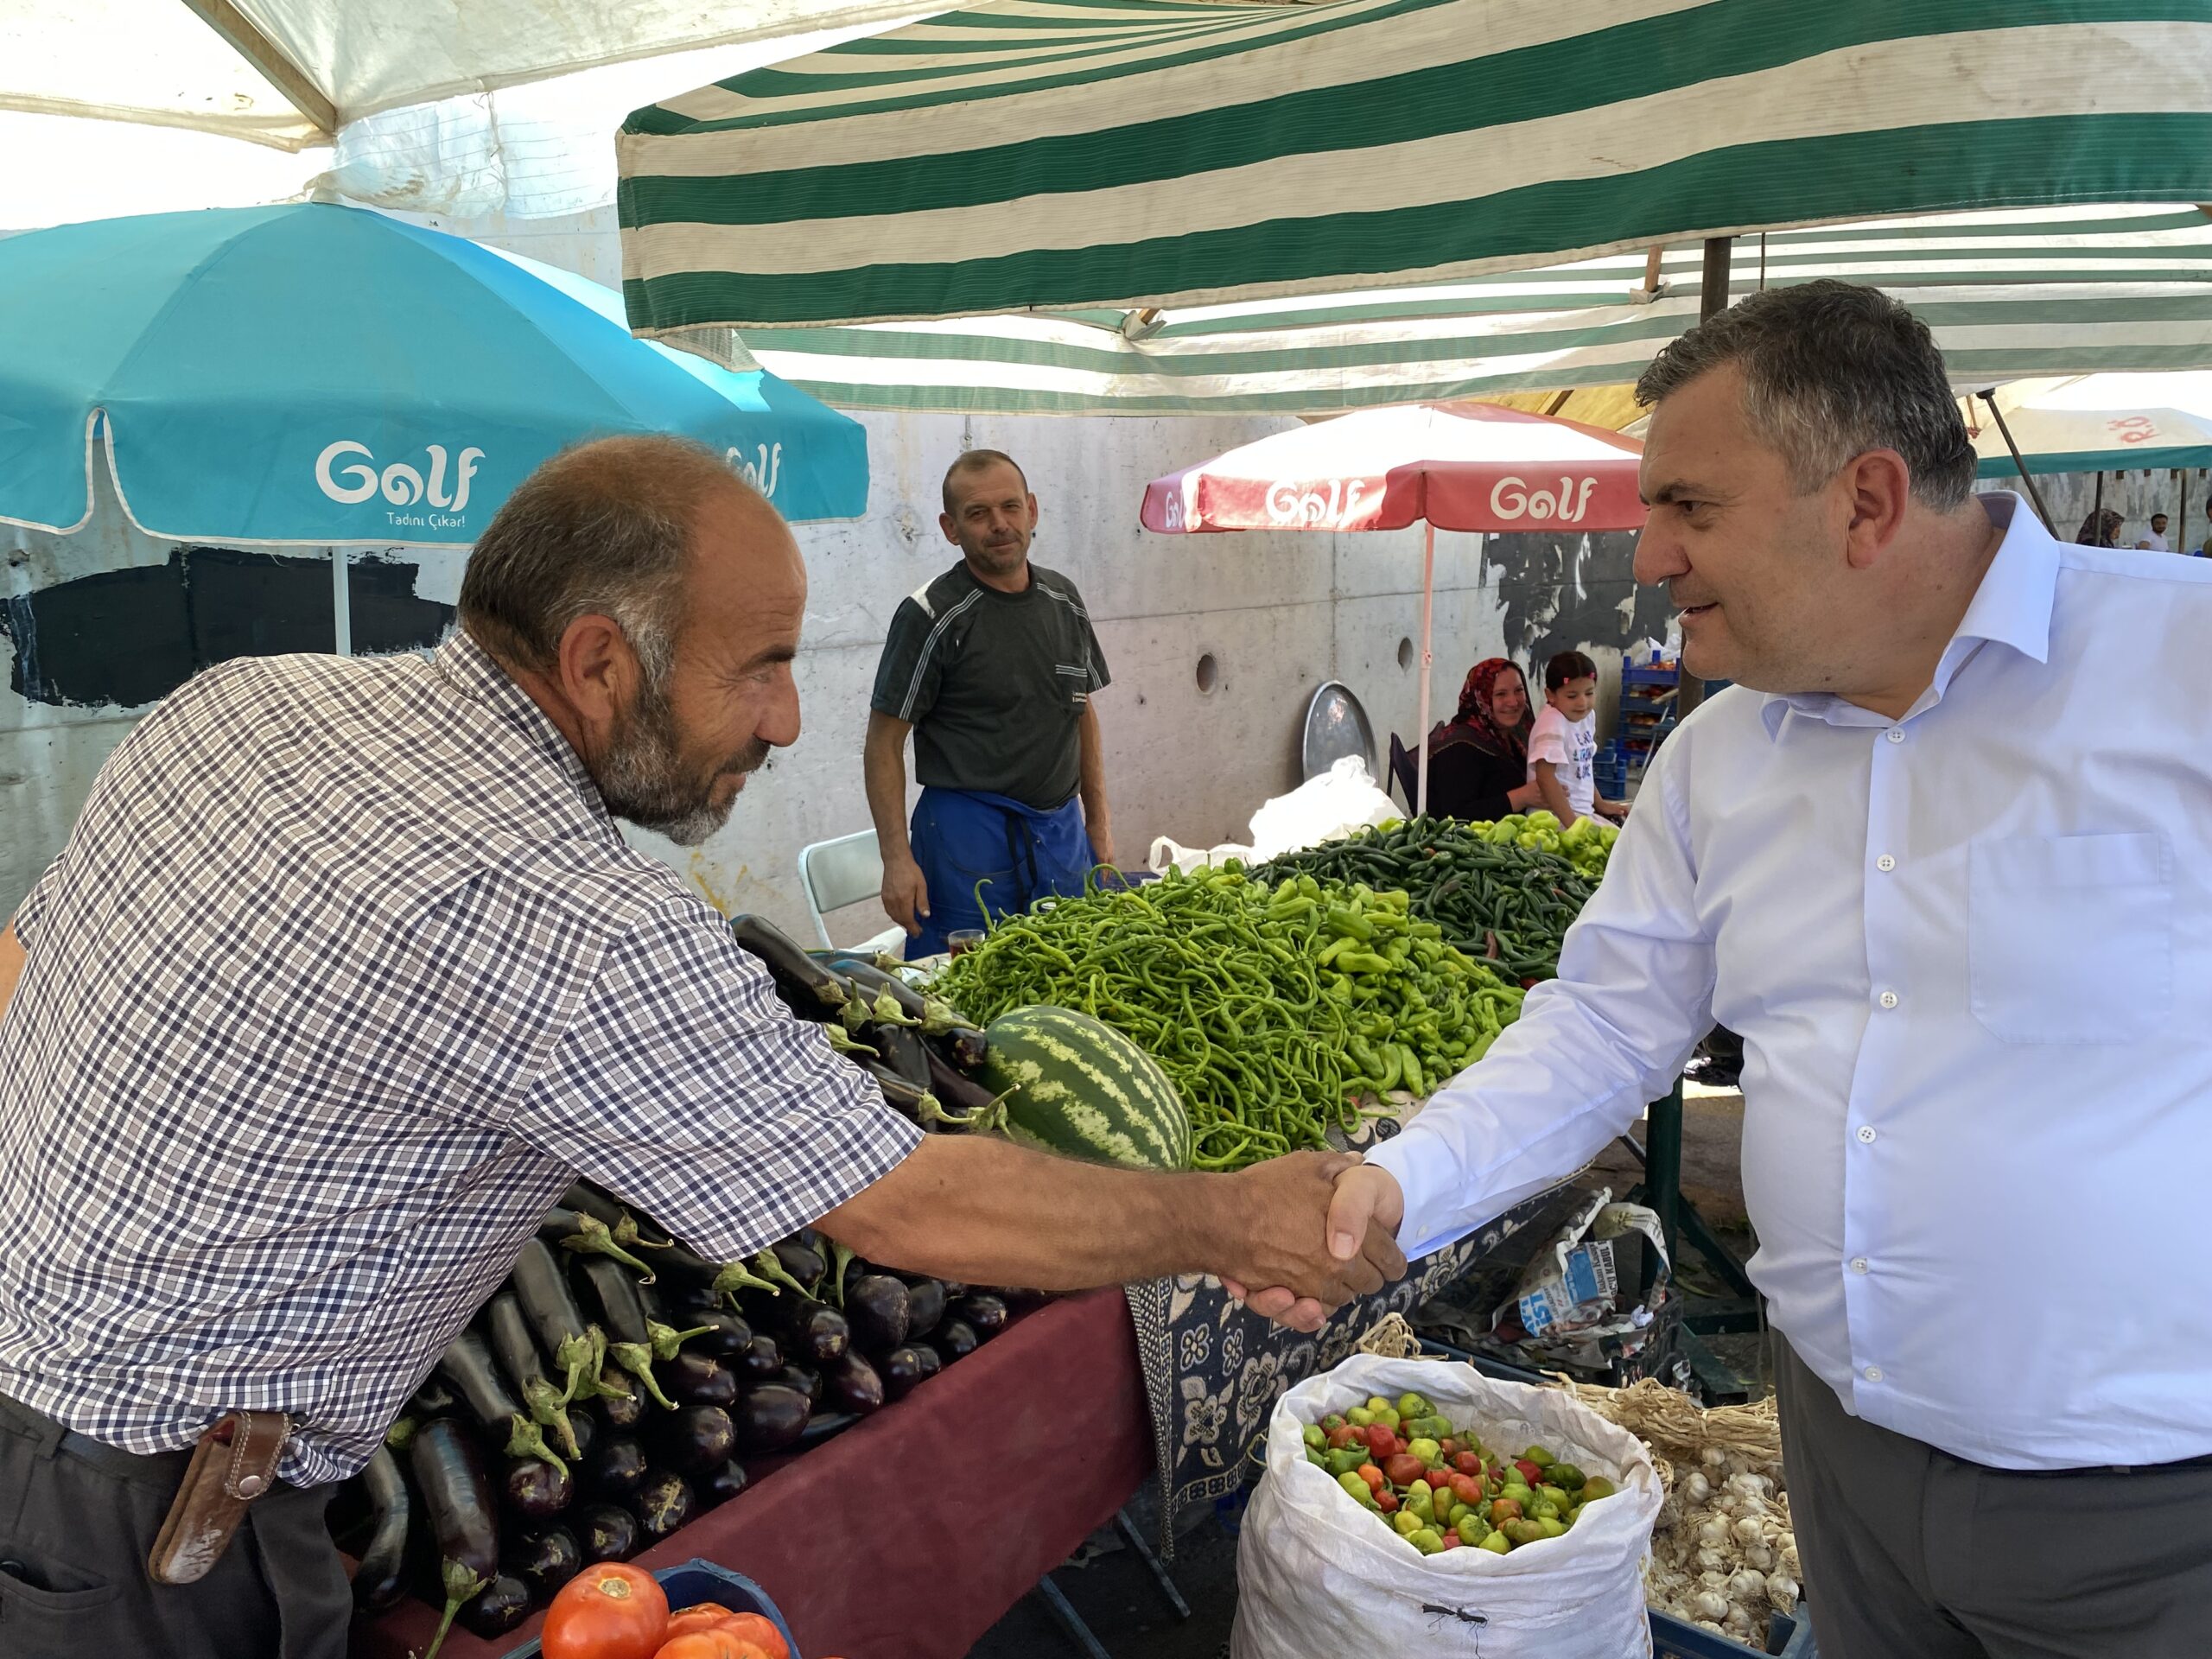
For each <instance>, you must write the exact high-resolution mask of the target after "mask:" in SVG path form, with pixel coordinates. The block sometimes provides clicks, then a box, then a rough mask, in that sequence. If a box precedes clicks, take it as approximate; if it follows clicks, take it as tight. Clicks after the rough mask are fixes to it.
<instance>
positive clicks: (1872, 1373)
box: [1866, 1365, 1882, 1383]
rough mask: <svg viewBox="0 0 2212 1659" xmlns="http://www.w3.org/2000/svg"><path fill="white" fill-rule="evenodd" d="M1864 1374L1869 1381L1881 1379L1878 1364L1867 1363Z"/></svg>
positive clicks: (1876, 1381) (1880, 1369) (1873, 1381)
mask: <svg viewBox="0 0 2212 1659" xmlns="http://www.w3.org/2000/svg"><path fill="white" fill-rule="evenodd" d="M1866 1380H1867V1381H1868V1382H1869V1383H1878V1382H1880V1381H1881V1380H1882V1368H1881V1367H1880V1366H1878V1365H1869V1366H1868V1367H1867V1368H1866Z"/></svg>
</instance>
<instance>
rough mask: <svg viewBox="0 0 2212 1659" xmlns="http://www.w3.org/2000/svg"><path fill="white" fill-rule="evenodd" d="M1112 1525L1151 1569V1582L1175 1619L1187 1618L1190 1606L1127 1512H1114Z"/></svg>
mask: <svg viewBox="0 0 2212 1659" xmlns="http://www.w3.org/2000/svg"><path fill="white" fill-rule="evenodd" d="M1114 1524H1115V1525H1116V1526H1117V1527H1119V1528H1120V1529H1122V1537H1124V1538H1126V1539H1128V1541H1129V1548H1131V1549H1134V1550H1135V1551H1136V1553H1137V1559H1138V1560H1141V1561H1142V1562H1143V1563H1144V1564H1145V1566H1146V1567H1149V1568H1150V1569H1151V1571H1152V1577H1153V1581H1154V1583H1156V1584H1157V1585H1159V1586H1160V1594H1161V1595H1163V1596H1165V1597H1166V1598H1167V1605H1169V1606H1171V1607H1173V1609H1174V1610H1175V1617H1176V1618H1189V1617H1190V1616H1191V1604H1190V1603H1189V1602H1187V1601H1185V1600H1184V1599H1183V1592H1181V1591H1180V1590H1178V1589H1177V1588H1176V1587H1175V1580H1173V1579H1172V1578H1170V1577H1168V1576H1167V1569H1166V1567H1163V1566H1162V1565H1161V1564H1160V1557H1159V1556H1157V1555H1155V1554H1153V1553H1152V1547H1151V1546H1150V1545H1148V1544H1147V1543H1146V1542H1145V1541H1144V1538H1143V1535H1141V1534H1140V1533H1139V1532H1138V1531H1137V1524H1136V1522H1134V1521H1132V1520H1130V1519H1129V1512H1128V1510H1116V1511H1115V1515H1114Z"/></svg>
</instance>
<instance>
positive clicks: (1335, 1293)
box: [1214, 1152, 1406, 1331]
mask: <svg viewBox="0 0 2212 1659" xmlns="http://www.w3.org/2000/svg"><path fill="white" fill-rule="evenodd" d="M1363 1167H1364V1166H1363V1165H1361V1163H1360V1161H1359V1160H1358V1159H1357V1158H1356V1157H1354V1156H1353V1155H1352V1154H1350V1153H1320V1152H1296V1153H1293V1154H1290V1155H1289V1156H1288V1157H1287V1158H1271V1159H1269V1160H1268V1161H1267V1162H1265V1163H1263V1164H1255V1165H1253V1166H1251V1167H1250V1168H1249V1169H1246V1170H1243V1171H1242V1172H1240V1173H1238V1174H1237V1175H1236V1176H1234V1177H1232V1178H1231V1179H1233V1180H1234V1181H1235V1182H1236V1188H1235V1197H1234V1198H1233V1199H1232V1200H1231V1205H1230V1214H1229V1215H1228V1216H1227V1217H1224V1220H1225V1224H1226V1226H1227V1229H1228V1233H1227V1236H1228V1240H1229V1242H1230V1255H1229V1256H1228V1257H1227V1258H1226V1259H1224V1261H1223V1262H1221V1263H1220V1264H1219V1265H1218V1266H1217V1267H1216V1268H1214V1271H1215V1273H1216V1274H1218V1275H1219V1277H1220V1279H1221V1281H1222V1282H1223V1283H1224V1285H1226V1286H1227V1287H1229V1291H1230V1294H1231V1295H1233V1296H1236V1298H1238V1299H1239V1300H1242V1301H1244V1302H1246V1303H1247V1304H1248V1305H1249V1306H1251V1307H1252V1308H1254V1309H1255V1311H1256V1312H1259V1313H1264V1314H1266V1315H1267V1316H1268V1318H1269V1319H1275V1320H1278V1321H1280V1322H1281V1323H1282V1324H1284V1325H1293V1326H1295V1327H1296V1328H1297V1329H1299V1330H1300V1331H1315V1330H1319V1328H1320V1325H1321V1321H1322V1319H1324V1318H1325V1317H1326V1316H1327V1315H1328V1314H1329V1313H1332V1312H1333V1311H1335V1310H1336V1309H1337V1308H1339V1307H1341V1306H1344V1304H1345V1303H1346V1302H1348V1301H1350V1300H1352V1299H1353V1298H1354V1297H1356V1296H1367V1295H1371V1294H1374V1293H1375V1292H1376V1291H1378V1290H1380V1289H1382V1288H1383V1286H1384V1285H1385V1284H1387V1283H1388V1282H1389V1281H1391V1280H1393V1279H1396V1278H1399V1277H1401V1276H1402V1274H1404V1273H1405V1270H1406V1258H1405V1256H1404V1255H1402V1254H1401V1253H1400V1251H1399V1249H1398V1243H1397V1239H1396V1236H1395V1233H1396V1229H1397V1222H1398V1211H1399V1209H1400V1208H1402V1205H1399V1204H1398V1200H1397V1197H1396V1194H1397V1183H1396V1182H1395V1180H1392V1179H1390V1177H1389V1175H1388V1174H1387V1173H1384V1172H1383V1171H1381V1170H1376V1171H1373V1172H1371V1176H1372V1177H1377V1178H1380V1179H1381V1180H1383V1182H1386V1183H1388V1187H1389V1198H1390V1201H1391V1203H1392V1205H1393V1206H1394V1207H1393V1209H1392V1210H1391V1212H1390V1213H1389V1215H1388V1216H1387V1217H1386V1216H1384V1215H1383V1214H1381V1213H1380V1212H1379V1210H1378V1205H1379V1202H1380V1200H1381V1198H1382V1197H1383V1194H1382V1193H1381V1192H1379V1191H1377V1190H1375V1189H1372V1188H1371V1187H1370V1185H1368V1184H1366V1183H1363V1184H1361V1185H1358V1186H1357V1187H1355V1188H1352V1189H1351V1190H1350V1191H1349V1192H1348V1191H1347V1189H1346V1187H1345V1185H1344V1182H1345V1181H1346V1180H1349V1179H1351V1178H1352V1177H1354V1176H1357V1175H1359V1174H1360V1173H1361V1171H1362V1170H1363ZM1247 1285H1262V1286H1266V1287H1268V1288H1267V1289H1265V1290H1262V1291H1261V1292H1259V1293H1258V1294H1247V1292H1246V1291H1245V1288H1244V1287H1246V1286H1247Z"/></svg>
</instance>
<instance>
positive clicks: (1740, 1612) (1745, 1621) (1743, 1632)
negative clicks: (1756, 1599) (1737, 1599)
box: [1720, 1605, 1751, 1642]
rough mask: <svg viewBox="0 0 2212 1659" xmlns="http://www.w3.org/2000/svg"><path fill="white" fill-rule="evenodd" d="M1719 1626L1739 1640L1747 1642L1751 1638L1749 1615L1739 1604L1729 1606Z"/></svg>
mask: <svg viewBox="0 0 2212 1659" xmlns="http://www.w3.org/2000/svg"><path fill="white" fill-rule="evenodd" d="M1720 1628H1721V1629H1722V1630H1725V1631H1726V1632H1727V1633H1728V1634H1729V1635H1730V1636H1732V1637H1736V1638H1737V1639H1738V1640H1739V1641H1744V1642H1749V1641H1750V1640H1751V1614H1750V1613H1749V1612H1748V1611H1745V1608H1744V1607H1742V1606H1741V1605H1737V1606H1734V1607H1731V1608H1730V1609H1729V1610H1728V1612H1727V1615H1726V1617H1725V1618H1722V1619H1721V1621H1720Z"/></svg>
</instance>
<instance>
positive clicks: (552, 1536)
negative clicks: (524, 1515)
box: [499, 1527, 584, 1601]
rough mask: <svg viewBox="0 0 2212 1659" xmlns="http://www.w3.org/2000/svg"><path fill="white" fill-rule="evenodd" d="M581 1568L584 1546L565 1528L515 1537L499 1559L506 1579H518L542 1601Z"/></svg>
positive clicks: (554, 1528)
mask: <svg viewBox="0 0 2212 1659" xmlns="http://www.w3.org/2000/svg"><path fill="white" fill-rule="evenodd" d="M583 1567H584V1552H583V1546H582V1545H581V1544H579V1543H577V1542H576V1539H575V1534H574V1533H572V1532H570V1531H569V1529H567V1528H566V1527H547V1528H545V1529H543V1530H542V1531H538V1532H528V1533H523V1534H521V1535H518V1536H517V1537H516V1538H514V1539H513V1540H512V1541H511V1542H510V1543H509V1544H508V1546H507V1552H506V1554H505V1555H503V1556H502V1557H500V1560H499V1569H500V1572H501V1573H503V1574H504V1575H505V1576H506V1577H509V1578H516V1579H520V1580H522V1581H523V1582H524V1584H526V1585H528V1586H530V1588H531V1593H532V1594H533V1595H534V1596H535V1597H536V1598H537V1599H538V1600H541V1601H543V1600H545V1599H549V1598H550V1597H551V1595H552V1594H553V1592H555V1591H556V1590H558V1589H559V1588H560V1587H561V1586H563V1585H564V1584H566V1583H567V1582H568V1581H569V1580H570V1579H573V1578H575V1576H576V1574H577V1573H581V1572H582V1571H583Z"/></svg>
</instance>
